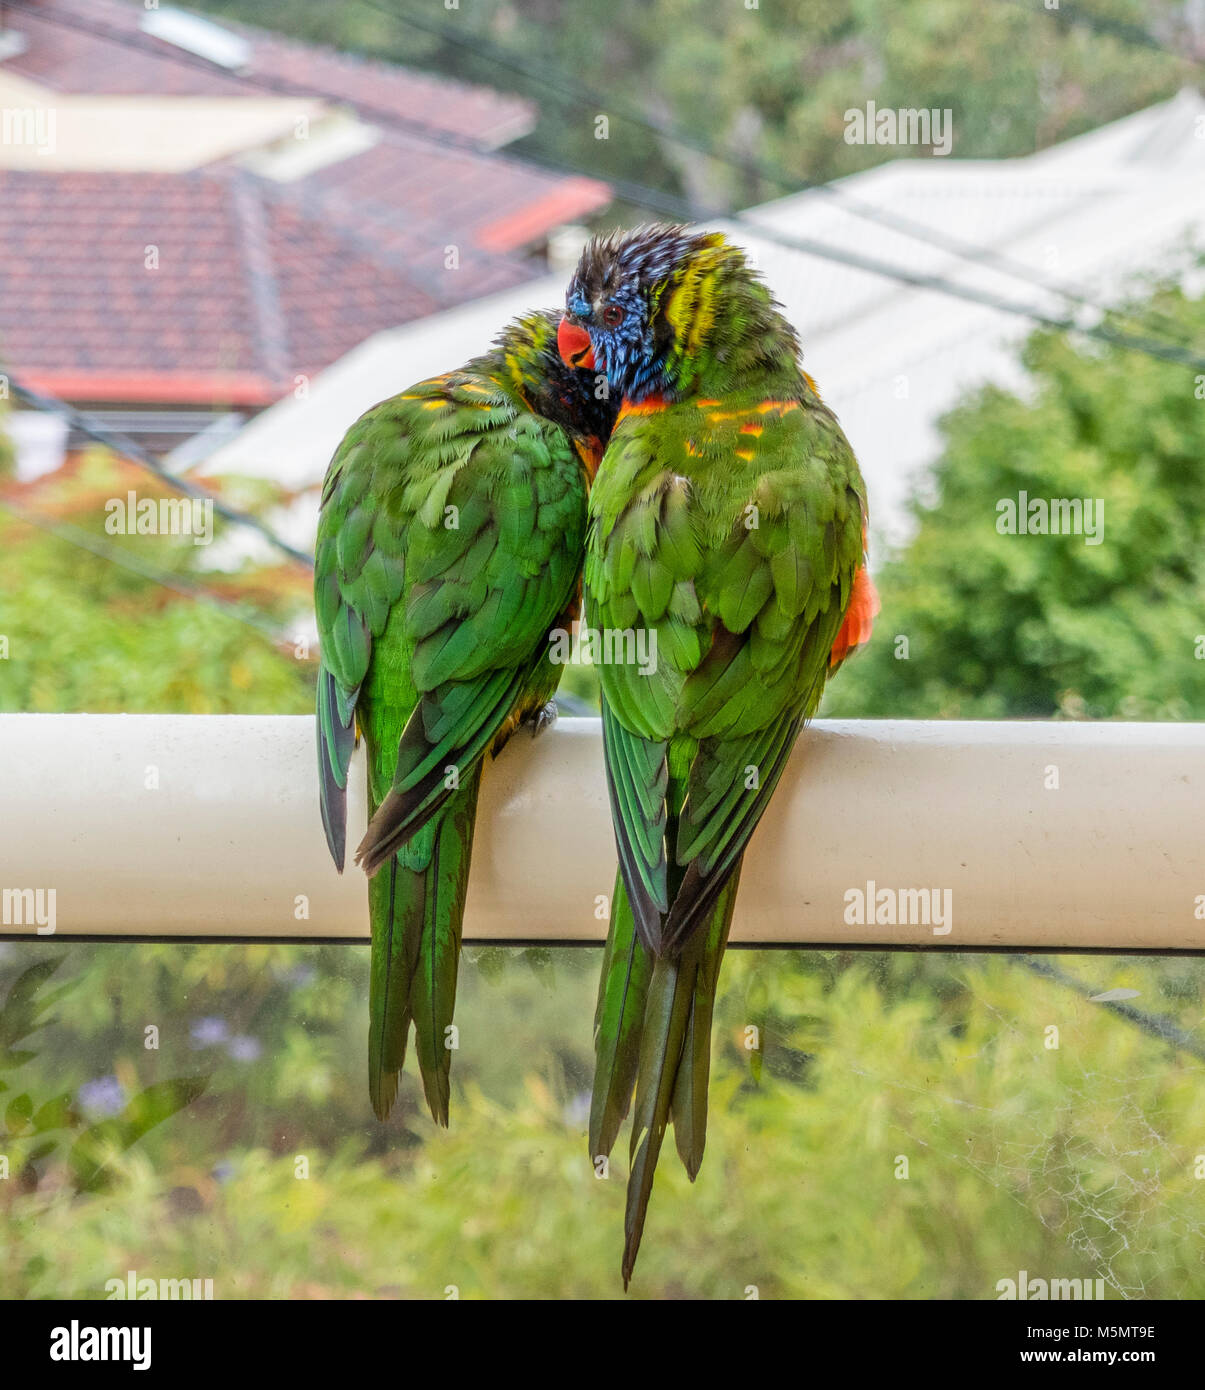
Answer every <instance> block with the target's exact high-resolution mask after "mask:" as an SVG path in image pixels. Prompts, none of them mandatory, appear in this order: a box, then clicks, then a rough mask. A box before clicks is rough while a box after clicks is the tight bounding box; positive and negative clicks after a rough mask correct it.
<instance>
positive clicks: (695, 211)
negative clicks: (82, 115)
mask: <svg viewBox="0 0 1205 1390" xmlns="http://www.w3.org/2000/svg"><path fill="white" fill-rule="evenodd" d="M10 3H11V5H12V8H13V9H17V10H27V11H32V10H33V7H32V6H30V5H29V4H28V3H22V0H10ZM36 13H37V14H38V15H39V16H40V17H42V18H49V19H52V20H53V21H54V22H56V23H63V24H65V26H66V27H68V28H75V29H79V30H82V31H84V32H87V33H92V34H94V35H96V36H97V37H100V38H104V39H110V40H112V41H113V42H115V43H118V44H121V45H123V46H124V47H127V48H132V49H135V50H136V51H139V52H143V53H147V52H150V53H154V54H155V55H156V56H158V57H162V58H166V59H169V60H170V61H174V62H179V63H182V64H184V65H185V66H189V67H193V68H197V69H200V70H202V71H205V72H208V73H211V74H212V73H213V71H214V68H213V66H212V65H211V64H209V63H207V62H205V61H204V60H203V59H202V60H194V59H193V58H192V56H191V55H189V54H187V53H185V52H183V51H175V50H171V49H162V50H161V49H159V48H157V47H154V46H152V45H149V44H147V43H145V42H141V41H140V40H139V39H136V38H134V37H132V36H131V35H128V34H125V33H122V32H121V31H120V30H115V29H112V28H111V27H109V26H106V25H93V24H88V23H84V22H81V21H80V20H79V19H78V17H77V16H74V15H72V16H70V17H69V18H63V17H60V16H58V15H57V14H56V13H55V11H53V10H49V9H46V8H44V7H41V6H39V7H38V8H37V10H36ZM222 75H223V76H226V77H231V78H234V79H236V80H238V81H240V82H242V83H244V84H245V85H248V86H251V87H258V88H260V89H262V90H271V91H276V92H278V93H284V94H286V95H290V96H299V97H306V98H309V99H310V100H313V99H315V98H319V99H325V100H329V101H333V102H336V103H340V104H345V105H352V106H354V107H355V108H356V109H357V110H358V111H360V112H361V113H362V114H365V115H367V116H368V117H369V118H371V119H372V120H374V121H375V122H376V123H378V124H380V125H383V126H387V127H392V128H394V129H397V130H401V131H404V132H406V133H409V134H412V135H415V136H416V137H417V138H419V139H422V140H425V141H426V142H427V143H429V144H433V145H435V146H437V147H438V148H443V149H454V150H458V151H460V152H462V153H469V154H474V155H478V156H485V157H488V158H490V159H492V160H494V161H495V162H498V163H503V164H510V165H512V166H517V167H521V168H530V167H531V166H532V165H536V166H538V167H541V168H544V169H546V170H547V171H549V172H551V173H556V174H559V175H561V176H575V177H581V176H582V174H583V171H581V170H577V169H566V168H564V167H563V166H560V165H557V164H555V163H553V162H552V161H548V160H544V159H541V158H523V159H520V158H519V157H517V156H515V155H510V154H507V153H505V152H503V151H499V150H494V149H491V148H490V147H488V146H486V145H484V144H483V143H482V142H480V141H476V140H473V139H471V138H468V137H464V136H458V135H455V134H454V133H452V132H450V131H442V130H438V129H436V128H435V127H432V126H430V125H428V124H427V123H425V122H423V121H418V120H415V119H413V118H410V117H404V116H399V115H398V114H397V113H395V112H383V111H381V110H380V109H379V108H374V107H371V106H369V105H367V104H364V103H360V102H359V101H350V102H349V101H348V99H347V98H346V97H345V96H343V95H341V94H339V93H332V92H325V91H323V90H322V89H320V88H315V87H312V86H307V85H304V84H300V83H293V82H290V81H287V80H280V79H274V78H267V77H261V76H258V75H252V74H249V73H233V72H229V73H228V72H226V71H225V70H224V69H223V70H222ZM607 182H608V183H609V184H610V185H611V187H612V188H613V189H614V190H615V191H616V192H617V193H618V194H619V195H620V196H621V197H623V198H625V199H627V200H628V201H629V202H631V203H634V204H635V205H636V206H639V207H645V208H648V209H650V210H651V211H655V212H658V213H660V214H661V215H662V216H665V217H669V218H672V219H673V220H675V221H680V222H688V223H689V222H714V221H734V222H737V223H739V224H741V225H742V226H746V227H749V228H750V229H751V230H752V231H753V232H754V233H756V235H757V236H759V237H760V238H761V239H762V240H764V241H767V242H769V243H770V244H772V245H777V246H780V247H782V248H784V249H786V250H790V251H798V252H802V253H803V254H806V255H811V256H816V257H817V258H819V259H821V260H827V261H831V262H834V263H836V264H839V265H845V266H848V267H850V268H851V269H855V270H862V271H865V272H866V273H868V274H871V275H877V276H879V277H881V278H884V279H888V280H893V281H895V282H897V283H899V284H906V285H911V286H913V287H914V288H917V289H925V290H930V291H932V292H933V293H936V294H944V295H946V296H947V297H950V298H954V299H961V300H965V301H969V302H971V303H975V304H979V305H981V306H983V307H986V308H990V309H994V310H996V311H998V312H1000V313H1005V314H1009V315H1012V316H1014V317H1018V318H1024V319H1027V320H1029V321H1031V322H1034V323H1040V324H1043V325H1044V326H1046V327H1048V328H1053V329H1055V330H1057V331H1059V332H1077V333H1081V334H1083V335H1084V336H1086V337H1089V338H1094V339H1096V340H1097V341H1100V342H1104V343H1107V344H1108V345H1110V346H1113V347H1120V348H1124V349H1126V350H1129V351H1134V352H1140V353H1144V354H1145V355H1147V356H1149V357H1155V358H1159V359H1161V360H1163V361H1168V362H1174V363H1176V364H1178V365H1180V366H1187V367H1190V368H1192V369H1193V370H1195V371H1205V357H1202V356H1199V355H1198V354H1196V353H1194V352H1192V351H1190V350H1188V349H1186V348H1184V347H1182V346H1180V345H1177V344H1168V343H1163V342H1159V341H1157V340H1155V339H1151V338H1145V337H1138V336H1136V335H1134V334H1130V333H1123V332H1121V331H1120V330H1117V329H1112V328H1108V327H1106V326H1105V325H1103V324H1085V323H1082V322H1079V321H1077V320H1076V319H1075V318H1074V317H1073V316H1070V315H1064V316H1062V317H1060V316H1057V315H1055V314H1049V313H1046V312H1044V311H1043V310H1041V309H1037V308H1034V307H1032V306H1028V305H1025V304H1018V303H1017V302H1015V301H1013V300H1009V299H1006V298H1003V297H1001V296H999V295H996V294H993V293H991V292H990V291H987V290H979V289H975V288H973V287H972V286H969V285H962V284H957V283H955V282H953V281H950V280H948V279H946V278H944V277H943V276H940V275H932V274H922V273H919V272H913V271H909V270H907V269H905V268H903V267H901V266H897V265H894V264H892V263H891V262H889V261H884V260H882V259H880V258H879V257H876V256H869V255H865V254H862V253H858V252H851V251H847V250H845V249H843V248H841V247H837V246H832V245H829V244H827V243H825V242H821V241H817V240H816V239H815V238H809V237H798V236H789V235H787V234H785V233H783V232H779V231H777V230H776V229H773V228H769V227H765V226H762V225H761V224H760V223H759V222H758V221H757V220H756V219H755V218H753V217H750V216H749V215H748V214H747V213H726V212H724V211H723V210H722V209H716V208H706V207H703V206H702V205H700V204H698V203H696V202H694V201H693V200H690V199H686V198H680V197H677V196H676V195H674V194H669V193H665V192H663V191H661V190H658V189H653V188H648V187H646V186H644V185H642V184H639V183H635V182H632V181H629V180H623V179H616V178H608V180H607ZM1089 307H1091V308H1092V309H1093V310H1094V311H1096V312H1099V310H1098V309H1097V308H1096V306H1089ZM257 525H258V523H257ZM290 553H293V554H294V555H297V554H298V552H292V551H290ZM307 562H308V557H307Z"/></svg>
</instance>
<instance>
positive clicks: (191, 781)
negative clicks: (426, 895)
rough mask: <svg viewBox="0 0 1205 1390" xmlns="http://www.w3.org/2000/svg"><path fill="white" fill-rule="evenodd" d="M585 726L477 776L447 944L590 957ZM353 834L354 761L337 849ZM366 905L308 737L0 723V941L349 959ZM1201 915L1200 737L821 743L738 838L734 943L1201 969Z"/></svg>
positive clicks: (1155, 731)
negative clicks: (478, 789) (330, 835)
mask: <svg viewBox="0 0 1205 1390" xmlns="http://www.w3.org/2000/svg"><path fill="white" fill-rule="evenodd" d="M599 727H600V726H599V724H598V722H597V721H594V720H586V719H563V720H561V721H560V723H559V724H558V725H557V726H556V727H555V728H554V729H553V730H552V731H550V732H548V733H546V734H544V735H542V736H541V737H540V738H539V739H538V740H534V741H533V740H532V739H530V738H529V737H528V736H527V735H526V734H522V733H521V734H519V735H518V736H516V737H515V739H514V740H513V741H512V743H511V745H510V747H508V748H507V750H506V751H505V752H504V753H503V755H502V757H501V758H500V759H499V760H498V761H497V762H496V763H494V764H492V765H491V766H490V767H489V768H488V770H487V774H486V780H485V786H484V790H483V793H482V800H481V809H480V815H479V819H478V827H479V829H478V835H477V845H476V850H475V853H474V860H473V877H472V883H471V888H470V899H469V910H468V917H467V919H466V936H468V937H471V938H475V939H479V940H484V939H494V940H498V939H507V940H515V939H523V940H536V939H545V940H577V941H591V940H601V939H602V938H603V936H604V935H605V931H606V921H605V911H606V909H605V902H606V901H609V897H610V893H611V884H612V876H613V873H614V864H615V857H614V844H613V839H612V835H611V828H610V821H609V816H608V811H607V802H606V791H605V785H604V780H603V769H602V749H601V737H600V733H599ZM363 824H364V795H363V774H362V767H361V764H360V760H359V758H358V757H357V762H356V765H355V766H354V768H353V777H352V788H351V805H350V808H349V830H348V839H349V843H350V844H351V845H353V846H354V844H355V843H356V841H357V840H358V838H359V833H360V829H361V827H362V826H363ZM870 884H873V885H874V886H873V888H871V889H870V890H869V891H870V894H871V895H872V896H871V898H870V900H869V904H867V901H866V899H867V893H868V885H870ZM26 890H32V896H31V894H30V893H28V892H26ZM884 890H886V893H885V896H884ZM916 890H923V891H921V892H918V891H916ZM39 892H40V893H41V895H42V896H41V897H40V898H39V897H38V896H37V895H38V893H39ZM48 894H53V897H49V896H48ZM859 894H860V895H861V898H862V900H863V902H862V912H861V916H862V919H863V920H862V921H861V922H860V923H859V922H858V921H857V920H856V919H857V917H858V915H859V914H858V905H859V904H858V895H859ZM365 899H366V894H365V886H364V877H363V875H362V874H361V872H360V871H359V870H358V869H355V868H354V867H350V866H349V868H348V869H347V871H346V872H345V874H344V875H343V877H342V878H340V877H339V876H338V875H337V874H336V873H335V871H334V868H333V867H332V865H331V862H330V859H329V857H328V855H327V851H326V845H325V842H324V840H323V836H322V830H321V826H320V823H319V818H318V808H317V793H316V771H315V753H314V725H313V721H312V720H311V719H308V718H304V717H283V716H282V717H251V716H247V717H244V716H186V715H4V716H0V934H3V935H9V936H25V935H33V934H35V932H37V931H38V930H39V925H40V926H41V932H42V934H43V935H49V934H50V933H49V931H48V930H47V928H48V927H49V926H50V925H53V929H54V934H55V935H58V936H75V935H81V936H90V935H110V936H121V937H125V936H131V937H138V936H156V937H163V936H180V937H203V938H208V937H212V938H230V937H248V936H249V937H299V936H300V937H348V938H358V937H364V936H366V935H367V931H368V925H367V914H366V902H365ZM31 903H33V904H34V905H35V906H34V908H33V909H32V915H31V908H30V904H31ZM38 903H41V904H42V908H41V909H40V910H39V909H38V908H37V904H38ZM51 904H52V905H53V919H54V920H53V924H51V923H50V921H49V920H48V918H49V915H50V914H49V913H48V911H47V908H48V906H49V905H51ZM947 904H948V916H947ZM1202 904H1205V724H1180V725H1172V724H1087V723H1086V724H1076V723H964V722H933V723H922V722H918V723H910V722H902V721H888V722H839V721H830V722H820V723H817V724H816V725H814V726H813V727H812V728H810V729H809V730H808V731H806V732H805V733H804V735H803V737H802V738H801V739H800V741H799V744H798V746H797V748H796V750H795V754H794V757H793V759H792V762H791V765H790V767H789V768H788V770H787V772H786V774H785V776H784V779H783V783H782V785H781V786H780V787H779V789H778V792H777V794H776V796H775V799H774V803H773V805H772V806H771V808H770V811H769V812H768V814H767V816H766V818H765V821H764V822H763V824H762V826H761V827H760V829H759V831H758V833H757V835H756V836H755V839H754V844H753V847H752V849H751V850H750V852H749V855H748V859H747V864H746V868H745V873H744V877H743V883H742V888H741V897H740V902H739V906H738V909H737V918H736V924H735V927H734V931H733V939H734V940H735V941H743V942H767V943H791V942H795V943H800V944H807V943H825V944H830V945H839V944H859V945H870V944H878V945H882V946H905V947H923V946H934V945H938V946H947V947H958V946H961V947H966V948H974V947H983V946H1008V947H1015V948H1033V947H1055V946H1058V947H1065V948H1068V949H1072V950H1075V949H1083V948H1085V947H1100V948H1107V949H1111V950H1118V951H1134V950H1152V949H1166V948H1178V949H1190V950H1205V906H1202ZM926 910H927V911H928V913H929V918H928V920H927V921H926V920H925V912H926ZM889 914H890V915H891V916H893V917H894V918H895V921H894V923H891V922H889V921H886V920H884V919H885V918H886V917H887V916H888V915H889ZM876 919H877V920H876ZM946 928H948V930H946Z"/></svg>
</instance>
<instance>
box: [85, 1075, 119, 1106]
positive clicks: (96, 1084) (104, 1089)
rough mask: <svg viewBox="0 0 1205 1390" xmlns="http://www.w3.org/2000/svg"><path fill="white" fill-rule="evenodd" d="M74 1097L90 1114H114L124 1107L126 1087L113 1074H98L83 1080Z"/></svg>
mask: <svg viewBox="0 0 1205 1390" xmlns="http://www.w3.org/2000/svg"><path fill="white" fill-rule="evenodd" d="M75 1098H76V1100H77V1101H78V1102H79V1105H80V1109H81V1110H86V1111H88V1113H89V1114H91V1115H116V1114H119V1113H120V1112H121V1111H122V1110H124V1109H125V1103H126V1089H125V1087H124V1086H123V1085H122V1084H121V1082H120V1081H118V1079H117V1078H116V1077H115V1076H98V1077H97V1078H96V1080H95V1081H85V1082H84V1084H83V1085H82V1086H81V1087H80V1088H79V1090H78V1091H77V1092H76V1097H75Z"/></svg>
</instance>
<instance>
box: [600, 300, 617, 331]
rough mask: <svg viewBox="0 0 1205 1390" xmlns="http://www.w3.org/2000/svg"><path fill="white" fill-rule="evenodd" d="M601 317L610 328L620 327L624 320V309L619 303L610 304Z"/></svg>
mask: <svg viewBox="0 0 1205 1390" xmlns="http://www.w3.org/2000/svg"><path fill="white" fill-rule="evenodd" d="M600 317H601V318H602V321H603V323H605V324H606V325H607V327H608V328H618V327H619V325H620V324H621V323H622V322H623V310H622V309H621V308H620V307H619V305H618V304H608V305H607V306H606V308H605V309H603V311H602V314H601V315H600Z"/></svg>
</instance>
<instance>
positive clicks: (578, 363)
mask: <svg viewBox="0 0 1205 1390" xmlns="http://www.w3.org/2000/svg"><path fill="white" fill-rule="evenodd" d="M556 345H557V348H558V350H559V351H560V354H561V361H562V362H563V363H564V364H565V366H566V367H585V368H587V369H589V368H591V367H593V366H594V348H593V346H592V345H591V342H590V335H589V333H587V332H586V330H585V329H584V328H579V327H578V325H577V324H576V323H570V322H569V320H568V319H562V320H561V323H560V327H559V328H558V329H557V331H556Z"/></svg>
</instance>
